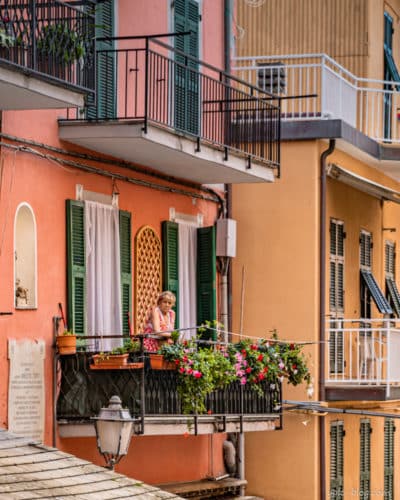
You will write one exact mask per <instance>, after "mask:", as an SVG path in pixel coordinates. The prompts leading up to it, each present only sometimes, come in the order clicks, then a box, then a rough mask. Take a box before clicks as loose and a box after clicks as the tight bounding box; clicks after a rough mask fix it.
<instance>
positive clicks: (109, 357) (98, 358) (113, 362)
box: [93, 353, 129, 369]
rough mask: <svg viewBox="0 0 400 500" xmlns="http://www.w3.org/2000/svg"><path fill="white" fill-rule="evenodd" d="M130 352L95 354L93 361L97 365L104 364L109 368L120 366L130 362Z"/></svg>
mask: <svg viewBox="0 0 400 500" xmlns="http://www.w3.org/2000/svg"><path fill="white" fill-rule="evenodd" d="M128 357H129V354H128V353H126V354H95V355H94V356H93V363H94V364H95V366H100V365H101V366H104V367H107V368H110V369H112V368H119V367H120V366H125V365H127V364H128Z"/></svg>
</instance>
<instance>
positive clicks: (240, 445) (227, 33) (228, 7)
mask: <svg viewBox="0 0 400 500" xmlns="http://www.w3.org/2000/svg"><path fill="white" fill-rule="evenodd" d="M233 8H234V0H224V37H225V72H226V73H228V74H230V73H231V49H232V47H231V40H232V19H233V15H232V14H233ZM225 201H226V217H228V218H232V185H231V184H225ZM224 293H225V300H224V304H225V307H226V311H225V314H226V317H227V318H228V321H227V325H226V327H225V329H226V330H228V331H229V332H231V331H232V266H228V269H226V275H225V277H224ZM244 446H245V440H244V433H243V431H242V432H238V433H237V440H236V453H237V461H236V463H237V466H238V468H237V476H238V478H239V479H245V464H244ZM240 495H241V496H244V495H245V487H244V486H241V487H240Z"/></svg>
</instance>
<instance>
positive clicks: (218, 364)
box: [159, 342, 235, 414]
mask: <svg viewBox="0 0 400 500" xmlns="http://www.w3.org/2000/svg"><path fill="white" fill-rule="evenodd" d="M159 352H160V354H163V355H164V358H165V359H166V360H167V361H172V362H175V364H176V366H177V370H178V394H179V397H180V399H181V404H182V411H183V413H184V414H192V413H198V414H201V413H206V412H207V408H206V397H207V396H208V394H210V393H211V392H213V391H215V390H217V389H220V388H222V387H224V386H226V385H228V384H229V383H230V382H232V381H233V380H234V379H235V374H234V371H233V367H232V364H231V362H230V360H229V358H228V357H226V356H225V355H224V353H222V352H220V351H216V350H214V349H213V348H211V347H204V348H200V349H197V348H196V345H195V343H194V342H184V343H182V344H165V345H163V346H162V347H161V349H160V351H159Z"/></svg>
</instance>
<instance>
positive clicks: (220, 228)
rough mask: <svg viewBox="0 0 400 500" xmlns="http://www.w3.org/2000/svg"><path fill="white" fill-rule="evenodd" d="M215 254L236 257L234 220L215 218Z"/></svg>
mask: <svg viewBox="0 0 400 500" xmlns="http://www.w3.org/2000/svg"><path fill="white" fill-rule="evenodd" d="M217 256H218V257H236V221H235V220H233V219H217Z"/></svg>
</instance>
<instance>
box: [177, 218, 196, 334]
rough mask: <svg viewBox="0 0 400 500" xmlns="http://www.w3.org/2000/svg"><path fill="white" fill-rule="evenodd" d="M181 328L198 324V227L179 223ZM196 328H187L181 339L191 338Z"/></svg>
mask: <svg viewBox="0 0 400 500" xmlns="http://www.w3.org/2000/svg"><path fill="white" fill-rule="evenodd" d="M178 255H179V328H189V327H191V326H196V321H197V304H196V288H197V286H196V285H197V283H196V263H197V228H196V227H195V226H193V225H189V224H183V223H179V248H178ZM195 335H196V330H185V331H183V332H182V333H181V336H180V339H181V340H185V339H189V338H191V337H193V336H195Z"/></svg>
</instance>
